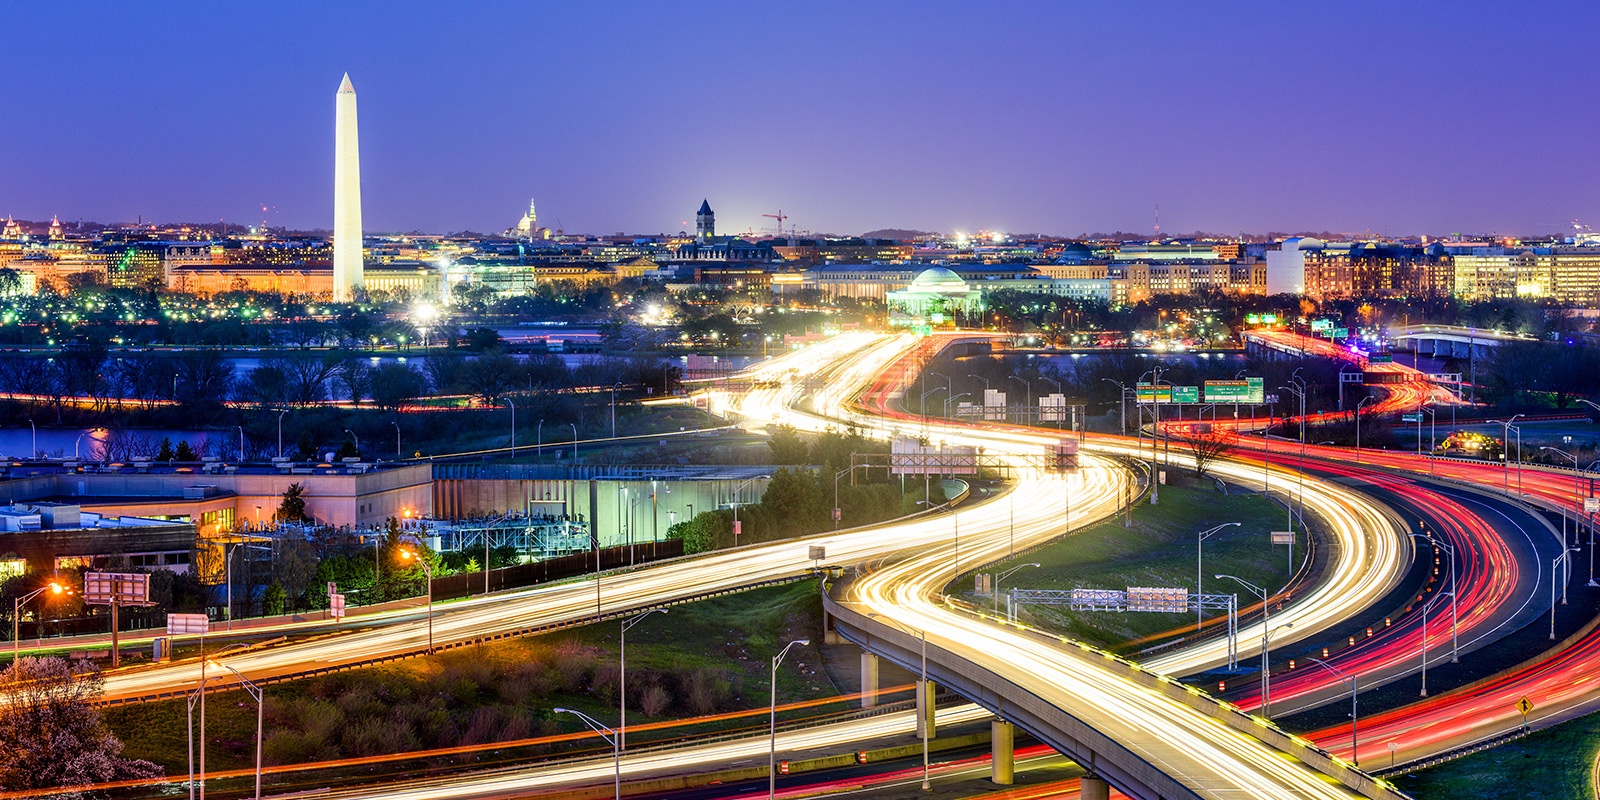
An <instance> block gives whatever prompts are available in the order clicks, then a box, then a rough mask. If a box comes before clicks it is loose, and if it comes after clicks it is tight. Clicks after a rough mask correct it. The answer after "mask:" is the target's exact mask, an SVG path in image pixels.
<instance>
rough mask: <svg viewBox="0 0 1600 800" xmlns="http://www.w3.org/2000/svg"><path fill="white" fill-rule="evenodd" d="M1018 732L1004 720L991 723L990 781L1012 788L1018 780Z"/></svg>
mask: <svg viewBox="0 0 1600 800" xmlns="http://www.w3.org/2000/svg"><path fill="white" fill-rule="evenodd" d="M1016 731H1017V729H1016V728H1015V727H1013V726H1012V725H1011V723H1009V722H1006V721H1005V720H1003V719H997V720H995V721H993V722H990V723H989V750H990V752H991V753H992V754H993V756H994V757H993V758H992V759H991V760H990V766H989V780H991V781H993V782H994V783H996V784H999V785H1001V786H1010V785H1011V784H1012V782H1013V781H1014V780H1015V779H1016V774H1017V763H1016V757H1015V744H1016V737H1017V733H1016ZM1084 797H1088V795H1087V794H1085V795H1084Z"/></svg>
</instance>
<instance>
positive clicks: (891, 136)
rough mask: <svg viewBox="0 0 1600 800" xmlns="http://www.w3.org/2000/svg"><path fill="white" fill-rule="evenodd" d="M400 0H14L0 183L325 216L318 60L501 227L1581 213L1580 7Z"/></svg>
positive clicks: (432, 199) (371, 175) (435, 208)
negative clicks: (15, 33)
mask: <svg viewBox="0 0 1600 800" xmlns="http://www.w3.org/2000/svg"><path fill="white" fill-rule="evenodd" d="M421 8H422V7H420V6H418V7H416V8H415V9H412V11H411V13H407V12H406V10H405V9H403V8H399V7H394V6H381V7H380V6H349V7H341V8H337V9H332V10H328V9H324V8H321V7H314V6H303V7H301V8H300V9H299V10H298V12H299V13H295V9H293V8H290V9H289V10H279V11H278V13H277V14H275V15H271V16H268V15H261V14H255V13H251V12H247V11H243V10H224V11H223V12H220V16H221V17H222V19H219V18H218V17H219V13H217V12H208V13H207V14H203V15H202V14H192V13H188V12H187V11H186V9H185V7H184V6H177V7H164V8H163V9H161V10H160V11H159V12H156V13H145V14H134V13H132V12H127V13H121V12H117V11H111V12H104V11H102V12H97V13H96V14H94V15H86V14H82V13H74V9H73V7H67V8H65V9H59V8H47V9H45V8H36V9H26V8H25V9H17V10H14V11H12V12H11V13H10V16H9V20H10V21H11V22H12V23H13V24H14V25H15V26H16V28H17V30H19V31H24V32H29V31H32V32H40V33H43V32H47V31H51V30H57V31H61V32H65V33H69V34H70V35H68V36H64V37H59V38H51V37H41V36H26V35H25V36H22V37H19V38H20V41H19V44H18V47H17V49H16V51H15V53H16V57H17V59H18V63H20V64H29V65H31V66H29V67H28V68H26V69H25V70H23V72H22V73H21V74H23V75H24V79H23V80H19V81H17V82H16V83H15V86H14V89H13V91H14V94H15V95H16V102H17V103H18V104H19V107H25V108H31V109H33V110H34V112H33V113H32V114H30V115H29V117H28V120H29V122H28V124H26V125H23V126H20V128H19V130H18V131H16V132H15V135H14V136H13V137H12V144H11V158H10V159H9V164H8V165H7V166H5V167H4V168H3V174H4V175H5V176H6V178H7V180H5V181H3V182H0V214H10V215H14V216H17V217H19V218H28V219H41V218H48V217H49V216H51V215H52V214H61V215H63V216H65V217H67V218H68V219H76V218H78V217H83V218H89V219H101V220H132V219H135V218H137V217H139V216H143V217H144V218H145V219H159V220H186V221H214V220H227V221H230V222H243V223H249V224H258V223H260V222H261V221H266V222H267V223H268V224H269V225H273V226H283V227H288V228H295V229H313V228H330V227H331V224H332V203H331V196H330V193H329V192H328V181H327V175H328V172H329V168H330V166H331V165H330V163H329V162H330V161H331V152H330V148H327V147H326V138H325V137H326V130H327V127H328V125H329V124H330V123H331V122H332V119H331V114H329V113H328V112H329V109H328V108H327V106H326V105H325V103H326V100H325V97H326V94H325V92H326V86H327V85H328V83H329V82H330V81H335V80H337V78H338V76H339V75H341V74H342V73H344V72H346V71H349V72H351V73H353V74H356V75H359V76H361V80H362V83H363V86H364V87H369V88H368V89H367V91H366V92H365V96H366V102H365V103H363V105H364V106H366V114H365V116H367V118H368V125H367V131H366V133H367V138H368V141H367V142H366V143H365V144H366V149H367V150H368V152H367V153H365V154H364V155H365V156H366V159H365V160H366V161H367V162H368V164H367V166H368V171H367V174H366V175H365V176H364V177H365V178H366V187H365V188H366V192H365V194H366V197H365V199H366V205H365V209H364V211H365V216H366V222H367V228H369V229H371V230H384V231H404V230H423V231H429V232H440V233H444V232H452V231H458V230H467V229H471V230H498V229H501V228H504V227H507V226H509V225H511V224H512V223H514V222H515V218H516V213H517V211H516V210H517V209H518V208H520V207H521V206H522V204H523V203H525V202H526V199H527V197H528V196H530V195H531V196H535V197H538V198H540V204H541V206H542V207H543V208H544V209H546V211H545V214H544V216H545V218H546V219H547V220H548V223H547V224H550V225H551V227H553V228H563V229H566V230H573V231H585V232H590V233H610V232H615V231H627V232H641V233H646V232H675V231H678V230H686V231H688V230H693V216H692V211H693V209H694V208H695V207H696V205H697V203H698V201H699V199H701V198H702V197H710V198H712V199H714V200H715V201H716V202H715V205H716V207H717V208H719V209H721V214H720V215H721V216H722V217H723V219H722V220H719V222H721V223H722V226H721V227H722V228H723V229H724V230H727V231H743V230H746V229H747V228H755V229H756V230H758V231H759V230H760V229H762V228H763V227H765V226H768V225H770V224H771V221H770V220H768V219H765V218H763V217H762V216H761V215H762V214H769V213H776V212H777V211H778V210H779V209H782V210H783V211H784V213H785V214H787V215H789V223H788V224H791V225H794V226H796V227H798V228H799V229H800V230H811V231H817V232H830V233H839V234H851V233H860V232H863V231H867V230H873V229H878V228H912V229H922V230H937V231H941V232H946V233H949V232H951V231H954V230H968V231H971V230H977V229H991V230H1006V231H1027V232H1035V231H1036V232H1042V233H1049V234H1055V235H1063V236H1071V235H1077V234H1079V233H1086V232H1095V231H1117V230H1123V231H1151V232H1153V223H1154V218H1155V213H1156V207H1157V205H1159V206H1160V209H1161V223H1162V229H1163V231H1183V232H1188V231H1195V230H1206V231H1212V232H1216V233H1230V232H1235V231H1245V232H1252V233H1264V232H1268V231H1285V232H1289V231H1301V230H1332V231H1347V232H1359V231H1369V230H1370V231H1371V232H1372V233H1373V234H1375V235H1383V234H1392V235H1401V234H1414V233H1431V234H1435V235H1437V234H1442V233H1448V232H1453V231H1462V232H1472V233H1506V234H1513V235H1524V236H1531V235H1537V234H1541V233H1552V234H1553V233H1559V232H1561V231H1562V230H1563V229H1564V226H1569V225H1570V223H1571V220H1572V219H1574V218H1576V219H1581V220H1583V221H1585V222H1587V221H1589V220H1590V219H1600V207H1597V206H1600V204H1597V202H1596V199H1595V198H1594V197H1593V196H1592V193H1590V192H1588V191H1587V189H1585V187H1586V186H1588V185H1591V184H1593V183H1594V181H1595V179H1596V178H1600V165H1596V164H1595V163H1594V159H1593V158H1592V157H1589V156H1588V151H1589V150H1590V149H1591V148H1589V147H1588V146H1587V142H1586V140H1585V137H1583V135H1582V132H1583V131H1584V130H1586V129H1588V128H1590V127H1592V123H1593V122H1594V119H1593V117H1594V116H1595V114H1596V112H1595V111H1593V110H1592V105H1593V104H1590V103H1585V102H1584V99H1583V90H1584V87H1583V84H1582V81H1581V76H1582V75H1584V74H1585V68H1586V67H1588V63H1587V62H1586V61H1585V59H1584V51H1583V50H1582V49H1581V47H1582V44H1581V39H1580V37H1579V35H1578V31H1581V30H1583V29H1584V28H1585V26H1584V25H1583V24H1582V22H1583V20H1584V18H1585V17H1589V16H1594V15H1596V12H1595V11H1594V10H1593V9H1589V8H1586V7H1576V6H1574V7H1571V8H1564V7H1557V8H1556V9H1555V11H1556V12H1557V14H1558V15H1559V18H1560V19H1561V20H1563V24H1562V25H1559V26H1553V25H1545V26H1540V25H1531V24H1530V23H1531V22H1535V21H1537V19H1540V18H1545V17H1534V16H1533V12H1527V11H1522V12H1518V11H1516V10H1508V9H1499V8H1496V7H1491V6H1488V5H1486V4H1485V5H1476V6H1467V7H1463V6H1461V5H1454V6H1451V12H1452V13H1450V14H1443V13H1438V12H1437V11H1436V10H1432V9H1427V8H1415V9H1390V8H1385V7H1380V6H1358V7H1355V8H1341V9H1339V10H1319V11H1317V12H1315V13H1306V12H1299V11H1294V10H1285V9H1282V8H1278V7H1274V6H1265V5H1251V4H1235V5H1227V6H1221V7H1214V6H1206V7H1205V8H1204V9H1199V8H1182V7H1179V8H1167V9H1163V10H1162V13H1161V14H1160V15H1159V16H1151V15H1139V14H1136V13H1133V12H1126V11H1122V12H1118V11H1111V10H1104V9H1093V8H1069V9H1060V8H1056V7H1053V6H1027V7H1023V8H1018V9H1009V10H1007V11H1006V12H1004V13H994V12H991V13H988V14H985V15H972V14H969V13H965V12H963V11H961V10H960V9H959V7H956V6H942V5H939V6H931V7H930V6H917V7H916V8H917V9H921V13H917V14H913V13H912V12H911V10H910V9H911V8H912V7H910V6H882V7H876V8H873V9H869V10H867V11H862V10H860V9H856V8H854V7H848V6H839V5H822V6H809V7H806V8H803V9H797V10H796V9H788V10H785V12H784V13H782V14H781V15H780V14H777V13H772V14H767V13H765V12H762V11H760V10H755V11H752V10H749V9H745V8H743V7H737V6H725V7H720V8H716V9H712V10H710V11H706V12H702V13H700V14H698V15H681V14H676V13H672V12H670V11H668V10H665V9H648V8H647V9H642V10H641V9H633V8H630V9H628V13H627V15H626V16H625V17H624V16H622V15H621V14H620V13H617V11H618V10H617V9H607V8H602V9H600V10H598V11H596V10H594V9H569V8H563V7H558V6H552V7H545V6H535V7H527V8H525V7H522V6H475V7H473V8H472V9H469V10H468V11H466V12H462V13H459V14H454V15H448V16H441V15H438V14H436V13H424V12H423V11H421V10H420V9H421ZM228 17H232V22H233V23H234V27H233V29H234V30H236V31H238V33H237V34H236V35H234V36H226V37H218V36H216V35H214V34H209V33H208V34H207V35H206V36H200V35H198V33H197V32H198V31H200V30H201V29H202V28H204V29H205V30H207V31H210V30H212V29H213V28H214V27H215V26H216V25H217V24H218V23H219V22H228V21H229V20H228V19H227V18H228ZM824 23H827V24H826V25H825V26H824ZM351 29H355V30H361V31H363V32H364V35H363V38H362V39H360V40H359V41H358V42H357V43H356V44H355V45H354V46H335V45H336V44H339V42H338V37H337V36H336V33H335V32H337V31H342V30H351ZM819 31H825V33H822V32H819ZM285 41H295V42H299V43H300V44H299V45H298V46H297V47H296V51H297V52H298V53H300V54H303V56H304V57H296V58H293V59H288V60H285V59H283V57H282V52H281V50H280V49H279V47H278V45H279V44H281V43H282V42H285ZM47 42H48V44H47ZM419 42H422V43H423V44H422V45H421V46H419V45H418V43H419ZM755 65H760V67H761V68H755ZM13 74H17V73H16V71H15V70H13ZM113 79H118V80H122V81H124V82H127V84H126V85H125V86H117V85H116V84H110V85H108V83H107V82H108V81H109V80H113ZM144 85H150V86H161V87H163V90H162V91H160V92H156V93H154V94H151V93H149V92H146V91H143V90H141V89H139V88H137V87H139V86H144ZM95 87H98V88H95ZM1533 109H1544V110H1546V111H1549V110H1552V109H1553V110H1554V111H1555V112H1556V113H1557V114H1558V117H1559V118H1560V119H1561V120H1562V122H1561V123H1560V124H1556V125H1542V124H1541V125H1531V124H1529V123H1528V119H1529V117H1528V116H1527V115H1528V114H1529V113H1532V111H1531V110H1533ZM263 206H265V208H266V211H265V212H263V211H262V208H263Z"/></svg>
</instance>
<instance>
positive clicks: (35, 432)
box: [28, 419, 39, 460]
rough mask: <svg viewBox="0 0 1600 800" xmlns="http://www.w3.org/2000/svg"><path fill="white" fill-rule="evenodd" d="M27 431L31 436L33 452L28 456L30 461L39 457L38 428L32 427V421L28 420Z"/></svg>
mask: <svg viewBox="0 0 1600 800" xmlns="http://www.w3.org/2000/svg"><path fill="white" fill-rule="evenodd" d="M28 430H29V431H30V432H32V434H33V452H31V453H29V454H28V458H29V460H32V459H35V458H38V457H39V426H37V425H34V424H33V420H31V419H30V420H28Z"/></svg>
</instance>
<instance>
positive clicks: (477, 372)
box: [461, 350, 519, 406]
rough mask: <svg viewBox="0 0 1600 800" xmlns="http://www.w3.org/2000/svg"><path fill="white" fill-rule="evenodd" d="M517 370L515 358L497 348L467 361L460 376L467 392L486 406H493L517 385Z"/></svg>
mask: <svg viewBox="0 0 1600 800" xmlns="http://www.w3.org/2000/svg"><path fill="white" fill-rule="evenodd" d="M518 371H519V370H518V365H517V360H516V359H514V358H512V357H511V356H508V355H506V354H505V353H502V352H500V351H498V350H497V351H494V352H492V353H484V354H483V355H481V356H478V357H477V358H474V359H472V361H470V362H468V363H467V365H466V367H465V368H464V369H463V370H462V371H461V372H462V376H461V378H462V382H463V384H464V385H465V387H466V390H467V392H468V393H469V394H471V395H472V396H473V397H476V398H478V400H479V401H480V402H482V403H483V404H484V405H486V406H494V405H499V404H500V398H501V397H502V396H504V395H505V394H506V393H507V392H509V391H511V390H512V389H515V388H516V387H517V373H518Z"/></svg>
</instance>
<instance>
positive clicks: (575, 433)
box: [567, 422, 578, 464]
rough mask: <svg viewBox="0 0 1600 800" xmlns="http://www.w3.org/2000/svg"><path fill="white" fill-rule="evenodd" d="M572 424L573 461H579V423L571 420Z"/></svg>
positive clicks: (570, 423)
mask: <svg viewBox="0 0 1600 800" xmlns="http://www.w3.org/2000/svg"><path fill="white" fill-rule="evenodd" d="M567 424H568V425H571V426H572V463H574V464H576V463H578V423H576V422H569V423H567Z"/></svg>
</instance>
